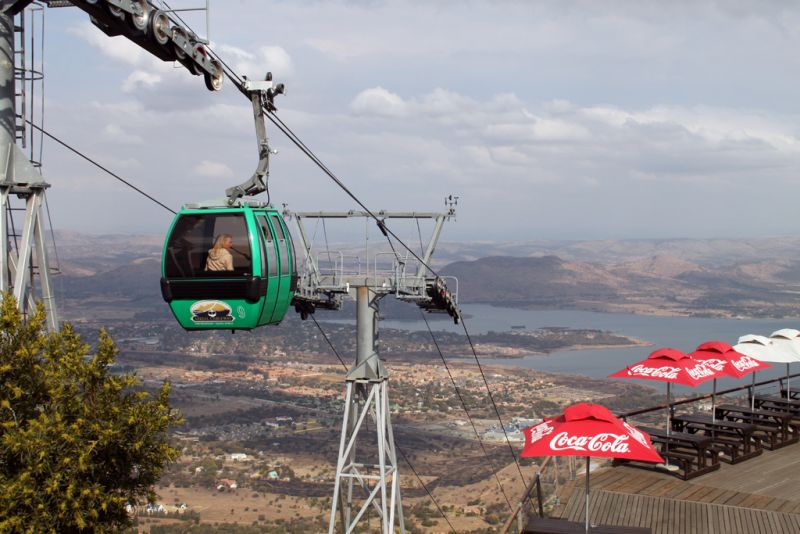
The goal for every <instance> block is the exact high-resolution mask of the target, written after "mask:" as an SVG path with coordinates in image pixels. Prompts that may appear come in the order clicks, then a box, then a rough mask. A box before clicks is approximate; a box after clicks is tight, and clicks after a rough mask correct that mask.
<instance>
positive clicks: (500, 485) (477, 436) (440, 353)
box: [420, 309, 524, 513]
mask: <svg viewBox="0 0 800 534" xmlns="http://www.w3.org/2000/svg"><path fill="white" fill-rule="evenodd" d="M420 315H422V320H423V321H425V326H426V327H427V328H428V333H429V334H430V335H431V339H432V340H433V345H434V346H435V347H436V351H437V352H438V353H439V357H440V358H441V359H442V363H443V364H444V368H445V369H446V370H447V376H449V377H450V382H452V384H453V389H455V391H456V395H457V396H458V400H459V401H460V402H461V407H462V408H463V409H464V413H465V414H466V415H467V420H468V421H469V424H470V426H472V431H473V432H474V433H475V437H476V438H478V444H479V445H480V447H481V450H482V451H483V458H484V460H486V462H487V463H488V464H489V465H490V466H491V468H492V474H493V475H494V478H495V480H496V481H497V486H498V487H499V488H500V493H502V494H503V498H504V499H505V500H506V504H508V508H509V510H511V513H514V507H513V506H512V505H511V501H510V500H509V499H508V496H507V495H506V492H505V489H503V484H502V483H501V482H500V477H499V476H498V475H497V471H496V470H495V468H494V463H493V462H492V461H491V460H489V453H487V452H486V447H485V446H484V444H483V440H482V439H481V436H480V434H479V433H478V429H477V428H476V427H475V422H474V421H473V420H472V417H471V416H470V414H469V410H468V409H467V403H466V402H465V401H464V397H462V396H461V390H460V389H459V388H458V386H457V385H456V380H455V378H453V374H452V373H451V372H450V366H449V365H448V364H447V360H446V359H445V357H444V354H443V353H442V349H441V348H440V347H439V343H438V342H437V341H436V337H435V336H434V335H433V330H431V325H430V323H428V318H427V317H425V314H424V313H423V312H422V310H421V309H420ZM523 482H524V479H523Z"/></svg>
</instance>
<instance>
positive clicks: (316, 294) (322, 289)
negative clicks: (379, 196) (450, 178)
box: [284, 207, 459, 321]
mask: <svg viewBox="0 0 800 534" xmlns="http://www.w3.org/2000/svg"><path fill="white" fill-rule="evenodd" d="M454 216H455V211H454V210H453V209H452V207H451V209H450V210H448V211H447V212H443V213H439V212H416V211H409V212H389V211H382V210H381V211H373V212H367V211H358V210H351V211H338V212H335V211H330V212H325V211H317V212H292V211H289V210H286V211H284V217H286V218H288V219H291V220H294V221H295V223H296V225H297V229H298V232H297V234H298V235H299V237H300V240H299V241H300V243H301V244H302V249H303V252H304V262H303V265H304V268H303V269H302V270H301V273H300V278H299V282H298V286H297V291H296V293H295V309H296V310H297V311H298V312H299V313H301V315H302V316H304V317H305V316H306V315H307V314H308V313H313V311H314V309H315V308H326V309H338V308H339V307H340V305H341V299H342V297H343V296H344V295H348V294H351V293H352V288H354V287H369V288H371V289H372V290H374V291H375V292H376V293H379V294H383V295H394V296H395V297H396V298H397V299H398V300H402V301H406V302H410V303H413V304H416V305H417V306H419V307H420V308H422V309H424V310H426V311H430V312H445V313H449V314H450V315H451V316H452V317H453V319H454V320H456V321H458V318H459V311H458V281H457V280H455V279H454V278H452V277H441V276H438V275H435V274H432V273H431V271H430V268H429V265H430V261H431V258H432V256H433V253H434V250H435V249H436V244H437V243H438V240H439V237H440V236H441V232H442V227H443V225H444V223H445V221H447V220H449V219H450V218H452V217H454ZM373 217H374V218H377V219H378V221H379V223H378V225H379V228H380V227H381V226H383V228H381V231H383V230H384V229H385V221H387V220H389V219H407V220H417V221H419V220H431V221H433V222H434V229H433V232H432V235H431V237H430V238H429V239H428V243H427V246H425V247H424V250H422V251H421V255H417V254H412V253H410V252H409V251H404V250H402V249H399V250H398V249H396V248H393V249H392V251H375V250H373V251H371V250H369V247H368V246H365V249H363V250H358V251H353V250H349V251H341V250H335V251H334V250H330V249H329V248H328V247H327V246H326V248H325V249H323V250H318V249H316V248H315V246H314V243H313V240H312V239H309V233H308V231H307V230H306V222H307V221H309V220H315V221H320V220H323V221H328V220H337V219H338V220H341V219H352V218H362V219H370V218H373ZM367 242H368V240H367ZM420 248H423V247H422V244H421V245H420Z"/></svg>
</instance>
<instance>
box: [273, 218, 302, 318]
mask: <svg viewBox="0 0 800 534" xmlns="http://www.w3.org/2000/svg"><path fill="white" fill-rule="evenodd" d="M269 221H270V223H272V229H273V230H274V234H273V235H274V236H275V245H276V246H277V247H278V256H279V259H280V262H281V267H280V271H281V275H280V279H281V282H280V283H281V292H280V293H279V294H278V299H277V301H275V315H276V316H279V317H283V315H285V314H286V311H287V310H288V309H289V305H290V304H291V302H292V297H293V295H294V291H295V289H296V287H295V285H296V283H297V270H296V268H295V260H294V250H293V248H294V245H293V244H292V240H291V239H292V238H291V236H290V235H289V230H288V229H287V228H286V224H285V223H284V222H283V219H281V217H280V215H278V213H277V212H270V213H269Z"/></svg>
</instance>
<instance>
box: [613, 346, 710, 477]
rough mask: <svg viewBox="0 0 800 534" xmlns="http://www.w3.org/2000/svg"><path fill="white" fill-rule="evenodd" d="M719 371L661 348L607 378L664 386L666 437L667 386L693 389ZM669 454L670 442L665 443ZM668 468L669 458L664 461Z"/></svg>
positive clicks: (668, 394)
mask: <svg viewBox="0 0 800 534" xmlns="http://www.w3.org/2000/svg"><path fill="white" fill-rule="evenodd" d="M720 374H721V373H720V372H719V371H715V370H714V369H712V368H711V367H709V366H707V365H706V364H705V363H703V362H701V361H698V360H695V359H694V358H692V357H690V356H688V355H687V354H684V353H683V352H681V351H679V350H678V349H673V348H669V347H666V348H662V349H657V350H654V351H653V352H651V353H650V355H649V356H648V357H647V358H646V359H644V360H642V361H640V362H639V363H636V364H634V365H629V366H628V367H626V368H625V369H623V370H621V371H617V372H616V373H614V374H612V375H609V376H608V377H609V378H641V379H644V380H658V381H660V382H666V383H667V406H668V407H667V435H669V433H670V426H671V425H670V418H671V415H672V414H671V412H672V410H671V409H670V408H669V404H670V402H671V398H670V397H671V391H670V386H671V385H672V384H680V385H683V386H690V387H695V386H698V385H700V384H702V383H703V382H705V381H707V380H711V379H712V378H714V377H715V376H720ZM666 449H667V452H669V442H667V443H666ZM666 467H667V468H668V469H669V458H667V461H666Z"/></svg>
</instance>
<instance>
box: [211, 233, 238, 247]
mask: <svg viewBox="0 0 800 534" xmlns="http://www.w3.org/2000/svg"><path fill="white" fill-rule="evenodd" d="M226 238H227V239H231V240H233V236H232V235H231V234H219V235H218V236H217V237H215V238H214V246H213V247H211V250H219V249H221V248H225V247H224V246H223V243H224V242H225V239H226Z"/></svg>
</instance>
